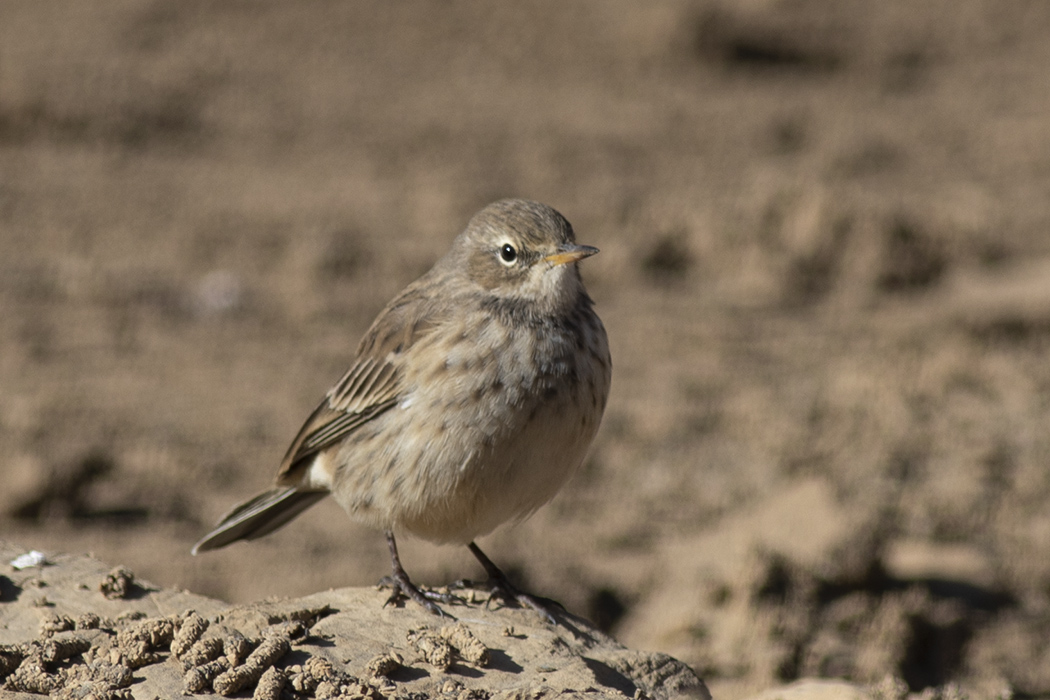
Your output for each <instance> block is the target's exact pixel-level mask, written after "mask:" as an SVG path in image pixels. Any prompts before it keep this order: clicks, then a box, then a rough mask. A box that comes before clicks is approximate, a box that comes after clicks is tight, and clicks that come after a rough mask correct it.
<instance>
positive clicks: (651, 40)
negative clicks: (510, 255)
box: [0, 0, 1050, 700]
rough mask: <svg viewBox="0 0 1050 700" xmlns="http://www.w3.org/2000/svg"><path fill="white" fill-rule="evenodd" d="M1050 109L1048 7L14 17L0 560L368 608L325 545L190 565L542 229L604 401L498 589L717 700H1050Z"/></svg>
mask: <svg viewBox="0 0 1050 700" xmlns="http://www.w3.org/2000/svg"><path fill="white" fill-rule="evenodd" d="M1048 66H1050V4H1047V3H1043V2H1038V1H1035V0H1033V1H1027V2H1026V1H1023V0H1016V1H1014V2H1006V3H1004V2H1000V1H996V0H955V1H953V2H947V1H940V0H935V1H933V2H924V3H915V2H911V1H910V0H886V1H885V2H879V3H870V2H866V1H863V0H846V1H844V2H842V1H840V2H832V1H831V0H749V1H748V2H731V1H729V0H724V1H719V0H656V1H654V2H647V3H636V2H628V1H626V0H591V1H583V0H581V1H579V2H573V3H563V2H556V1H535V0H529V1H528V2H517V3H506V4H492V3H485V2H480V1H477V2H422V1H406V2H397V3H388V2H380V1H373V2H363V1H362V2H353V3H346V2H335V1H332V0H303V1H300V2H295V3H281V2H271V1H256V2H246V1H243V0H229V1H225V2H217V1H214V0H178V1H176V0H98V1H96V2H91V3H83V2H75V1H72V0H66V1H55V2H47V3H38V2H33V1H22V0H8V1H6V2H3V3H0V309H2V311H0V455H2V457H0V465H2V466H0V470H2V471H0V473H2V474H3V486H2V487H0V535H2V536H3V537H4V538H5V539H9V540H13V541H15V542H18V543H20V544H22V545H24V546H26V547H27V548H28V547H34V548H38V549H47V550H50V551H61V552H93V553H95V554H96V555H97V556H99V557H101V558H103V559H105V560H107V561H109V562H111V563H114V564H117V563H121V564H125V565H127V566H129V567H130V568H131V569H133V570H134V571H135V572H136V573H137V574H138V575H140V576H143V577H145V578H147V579H149V580H151V581H153V582H154V583H156V584H158V585H164V586H176V587H185V588H189V589H192V590H194V591H196V592H199V593H204V594H208V595H212V596H217V597H220V598H223V599H226V600H229V601H233V602H243V601H247V600H251V599H254V598H258V597H265V596H271V595H281V596H290V595H301V594H306V593H310V592H314V591H317V590H321V589H325V588H328V587H340V586H347V585H355V586H359V585H371V584H373V583H375V582H376V581H377V580H378V579H379V578H380V577H381V576H383V575H385V574H387V573H388V571H389V568H388V567H389V560H388V555H387V551H386V546H385V543H384V542H383V540H382V536H381V535H380V534H378V533H375V532H372V531H369V530H366V529H362V528H359V527H356V526H354V525H352V524H351V523H350V522H349V520H348V519H347V518H346V517H345V516H344V514H343V513H342V512H341V511H340V509H339V508H338V506H336V505H335V504H334V503H333V502H325V503H322V504H321V505H319V506H318V507H316V508H314V509H313V510H312V511H310V512H308V513H307V514H306V515H304V516H303V517H301V518H300V519H298V520H297V521H296V522H295V523H294V524H292V525H291V526H289V527H287V528H286V529H284V530H282V531H280V532H279V533H276V534H275V535H273V536H270V537H268V538H266V539H263V540H260V541H258V542H255V543H250V544H242V545H238V546H234V547H232V548H230V549H228V550H223V551H221V552H216V553H209V554H207V555H203V556H200V557H191V556H190V555H189V550H190V547H191V546H192V544H193V543H194V542H195V541H196V540H197V538H198V537H200V536H201V535H202V534H203V533H204V532H206V531H207V529H208V528H209V526H210V525H211V524H213V523H214V522H215V521H216V520H217V519H218V518H219V517H220V516H221V515H222V513H224V512H225V511H226V510H227V509H228V508H229V507H230V506H232V505H233V504H234V503H236V502H238V501H240V500H242V499H243V498H246V497H248V496H250V495H252V494H254V493H255V492H256V491H257V490H259V489H261V488H263V487H264V486H266V485H267V484H268V483H269V482H270V479H271V478H272V477H273V474H274V473H275V471H276V469H277V466H278V464H279V462H280V459H281V456H282V455H283V453H284V450H285V449H286V447H287V445H288V443H289V441H290V440H291V438H292V437H293V436H294V435H295V432H296V430H297V429H298V427H299V426H300V424H301V422H302V421H303V420H304V418H305V417H306V416H307V414H308V412H309V411H310V410H311V409H312V408H313V407H314V406H315V405H316V403H317V402H318V401H319V400H320V399H321V398H322V396H323V395H324V392H325V391H326V390H327V388H328V387H329V386H330V385H331V383H332V382H334V381H335V380H336V379H338V377H339V376H340V375H341V373H342V372H343V370H344V369H345V367H346V366H347V364H348V362H349V358H350V355H351V353H352V351H353V348H354V347H355V346H356V343H357V341H358V339H359V338H360V335H361V334H362V333H363V332H364V330H365V329H366V327H367V326H368V324H369V323H370V321H371V320H372V318H373V317H374V315H375V314H376V313H377V312H378V311H379V309H380V308H381V307H382V306H383V304H384V303H385V302H386V301H387V299H389V298H390V297H391V296H392V295H393V294H394V293H395V292H397V291H398V290H399V289H400V288H402V287H403V286H404V285H405V284H407V283H408V282H410V281H411V280H413V279H414V278H415V277H416V276H418V275H419V274H421V273H422V272H423V271H425V270H426V269H427V268H428V267H429V266H430V265H431V264H432V263H433V262H434V261H435V260H436V259H437V257H438V256H440V255H441V254H442V253H443V252H444V251H445V249H446V247H447V246H448V244H449V242H450V241H451V239H452V238H453V237H454V236H455V235H456V234H457V233H458V232H459V231H460V230H461V229H462V227H463V226H464V225H465V223H466V221H467V220H468V219H469V217H470V216H471V215H472V214H473V213H474V212H475V211H476V210H477V209H479V208H480V207H482V206H484V205H485V204H487V203H488V202H490V201H492V200H494V199H497V198H500V197H505V196H520V197H527V198H532V199H537V200H541V201H543V202H546V203H548V204H551V205H552V206H554V207H556V208H557V209H559V210H560V211H561V212H562V213H564V214H565V215H566V217H567V218H568V219H569V220H570V221H571V222H572V223H573V224H574V226H575V228H576V231H577V237H578V239H579V240H580V241H581V242H584V243H588V244H593V245H596V246H598V247H600V248H601V249H602V253H601V255H599V256H597V257H596V258H593V259H591V260H588V261H587V262H586V264H585V265H584V266H583V273H584V277H585V279H586V281H587V285H588V288H589V290H590V291H591V295H592V296H593V297H594V299H595V300H596V302H597V308H598V311H599V313H600V314H601V316H602V318H603V319H604V321H605V324H606V326H607V328H608V331H609V336H610V341H611V344H612V352H613V360H614V367H615V371H614V382H613V393H612V396H611V399H610V403H609V407H608V411H607V413H606V416H605V421H604V424H603V427H602V430H601V432H600V434H599V436H598V438H597V440H596V444H595V446H594V449H593V452H592V455H591V457H590V458H589V460H588V461H587V463H586V464H585V466H584V468H583V469H582V470H581V472H580V473H579V474H578V475H577V477H576V478H575V479H574V480H573V481H572V482H571V483H570V484H569V485H568V486H567V487H566V489H565V490H564V491H563V492H562V494H561V495H560V496H559V497H558V498H557V499H556V500H555V501H554V502H553V503H551V504H550V505H549V506H548V507H546V508H545V509H543V510H542V511H540V512H539V513H537V514H536V515H535V516H534V517H533V518H532V519H531V520H529V521H528V522H527V523H525V524H523V525H521V526H519V527H515V528H510V529H506V530H502V531H500V532H499V533H497V534H495V535H493V536H491V537H489V538H486V539H484V540H482V541H481V545H482V547H484V549H485V550H486V552H488V553H489V554H490V555H491V556H492V557H493V559H494V560H496V561H497V562H499V563H501V564H503V565H505V566H506V568H507V569H508V570H509V571H511V572H513V574H514V575H516V576H518V578H519V580H522V581H524V582H525V583H526V584H527V585H528V587H530V588H531V589H532V590H534V591H536V592H538V593H541V594H544V595H549V596H552V597H554V598H556V599H559V600H561V601H562V602H564V604H565V605H566V606H567V607H568V608H569V609H570V610H571V611H573V612H576V613H579V614H582V615H586V616H589V617H591V618H593V619H595V620H597V621H598V622H599V623H600V624H601V625H602V626H603V627H604V628H606V629H608V630H611V631H612V632H613V633H614V634H615V635H616V636H617V637H618V638H619V639H621V641H623V642H625V643H626V644H629V645H632V646H636V647H641V648H645V649H655V650H661V651H665V652H668V653H671V654H673V655H676V656H678V657H679V658H681V659H682V660H684V661H686V662H688V663H690V664H692V665H693V666H694V668H696V670H697V671H698V672H699V673H701V674H702V675H703V676H704V677H705V679H706V680H707V682H708V684H709V685H710V687H711V689H712V691H713V692H714V694H715V696H716V697H719V698H724V699H726V700H732V698H736V697H741V696H742V695H744V694H746V693H748V692H751V691H753V690H756V689H761V688H763V687H767V686H769V685H772V684H774V683H777V682H782V681H787V680H791V679H794V678H798V677H801V676H814V675H815V676H823V677H836V678H848V679H852V680H855V681H857V682H862V683H869V682H877V681H879V680H880V679H882V678H883V677H885V676H886V675H887V674H893V675H896V676H897V677H899V678H901V679H903V680H904V682H905V683H906V684H907V685H908V687H909V688H910V689H911V690H912V691H915V692H918V691H922V690H924V689H927V688H930V687H934V686H941V685H943V684H945V683H948V682H958V683H961V684H963V687H964V688H967V689H969V690H970V692H971V693H973V694H974V696H975V697H985V696H987V697H994V696H1001V697H1007V696H1008V693H1009V692H1014V693H1015V697H1047V696H1050V643H1048V639H1050V637H1048V635H1047V630H1048V629H1050V556H1048V552H1050V470H1048V468H1047V467H1048V460H1050V365H1048V362H1047V352H1048V350H1050V237H1048V235H1047V229H1048V224H1050V123H1048V117H1047V115H1048V106H1050V70H1048ZM402 556H403V559H404V561H405V564H406V568H407V569H408V571H409V572H410V573H411V574H412V575H413V577H414V578H416V579H417V580H419V581H422V582H425V583H429V584H441V583H446V582H449V581H452V580H455V579H458V578H462V577H475V578H476V577H479V576H480V575H481V572H480V571H479V570H478V567H477V566H476V564H475V563H474V562H473V559H472V557H471V556H470V555H469V553H468V552H467V551H466V549H465V548H444V547H435V546H432V545H429V544H425V543H418V542H410V541H406V542H404V543H403V549H402Z"/></svg>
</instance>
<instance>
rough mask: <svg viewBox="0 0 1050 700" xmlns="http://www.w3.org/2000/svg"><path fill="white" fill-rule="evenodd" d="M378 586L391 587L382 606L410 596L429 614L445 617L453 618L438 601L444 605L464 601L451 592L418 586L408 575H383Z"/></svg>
mask: <svg viewBox="0 0 1050 700" xmlns="http://www.w3.org/2000/svg"><path fill="white" fill-rule="evenodd" d="M379 587H380V588H390V589H391V591H390V597H389V598H387V599H386V602H385V603H383V607H384V608H385V607H386V606H388V605H397V604H398V603H399V602H401V601H402V600H403V599H405V598H410V599H412V600H414V601H415V602H416V603H417V604H419V606H420V607H422V608H423V609H424V610H426V611H427V612H428V613H430V614H431V615H437V616H438V617H447V618H450V619H453V620H454V619H455V618H454V617H453V616H452V615H449V614H448V613H447V612H445V611H444V610H442V609H441V608H440V607H439V606H438V603H442V604H444V605H455V604H457V603H463V602H464V601H463V599H462V598H460V597H459V596H455V595H452V594H451V593H442V592H440V591H432V590H429V589H426V588H420V587H419V586H417V585H416V584H414V583H412V581H411V580H409V578H408V576H397V575H394V576H384V577H383V578H382V579H381V580H380V581H379Z"/></svg>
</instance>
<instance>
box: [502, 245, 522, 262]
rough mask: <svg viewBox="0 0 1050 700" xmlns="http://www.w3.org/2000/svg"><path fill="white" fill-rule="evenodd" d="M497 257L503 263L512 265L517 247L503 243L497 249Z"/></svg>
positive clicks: (516, 257) (516, 254)
mask: <svg viewBox="0 0 1050 700" xmlns="http://www.w3.org/2000/svg"><path fill="white" fill-rule="evenodd" d="M499 259H500V260H502V261H503V264H504V265H513V264H514V261H515V260H517V259H518V249H517V248H515V247H514V246H512V245H511V244H510V243H504V244H503V246H502V247H501V248H500V249H499Z"/></svg>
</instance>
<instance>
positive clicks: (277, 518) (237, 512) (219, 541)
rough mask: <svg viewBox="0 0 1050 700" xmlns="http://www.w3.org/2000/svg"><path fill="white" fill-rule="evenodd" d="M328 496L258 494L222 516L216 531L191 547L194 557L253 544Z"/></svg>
mask: <svg viewBox="0 0 1050 700" xmlns="http://www.w3.org/2000/svg"><path fill="white" fill-rule="evenodd" d="M327 495H328V492H327V491H300V490H298V489H296V488H278V489H271V490H269V491H266V492H264V493H260V494H259V495H258V496H256V497H255V498H253V499H251V500H249V501H245V502H244V503H241V504H240V505H238V506H236V507H235V508H234V509H233V510H231V511H230V512H229V513H227V514H226V515H225V516H223V519H222V520H221V521H219V524H218V525H216V526H215V529H214V530H212V531H211V532H209V533H208V534H207V535H205V536H204V537H202V538H201V541H200V542H198V543H197V544H195V545H193V553H194V554H197V553H198V552H207V551H208V550H209V549H219V548H220V547H225V546H226V545H228V544H231V543H233V542H236V541H237V540H254V539H256V538H257V537H262V536H263V535H268V534H270V533H271V532H273V531H274V530H276V529H277V528H279V527H281V526H283V525H285V524H287V523H288V522H289V521H290V520H292V519H293V518H295V517H296V516H297V515H299V514H300V513H302V512H303V511H304V510H306V509H307V508H309V507H310V506H312V505H313V504H315V503H317V502H318V501H320V500H321V499H322V498H324V497H325V496H327Z"/></svg>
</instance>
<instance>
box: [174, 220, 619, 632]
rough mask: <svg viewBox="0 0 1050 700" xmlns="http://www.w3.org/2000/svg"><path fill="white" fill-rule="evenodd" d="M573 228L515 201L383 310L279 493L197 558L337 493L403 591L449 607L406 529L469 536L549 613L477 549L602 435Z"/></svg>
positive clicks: (227, 527)
mask: <svg viewBox="0 0 1050 700" xmlns="http://www.w3.org/2000/svg"><path fill="white" fill-rule="evenodd" d="M597 252H598V249H597V248H592V247H590V246H585V245H578V244H577V243H576V241H575V237H574V235H573V231H572V226H571V225H570V224H569V222H568V221H566V220H565V218H564V217H563V216H562V215H561V214H559V213H558V212H557V211H555V210H554V209H552V208H551V207H548V206H546V205H544V204H539V203H537V202H529V201H525V200H518V199H508V200H503V201H499V202H496V203H494V204H491V205H489V206H487V207H485V208H484V209H482V210H481V211H480V212H479V213H478V214H476V215H475V216H474V218H473V219H471V221H470V223H469V224H468V225H467V228H466V230H465V231H464V232H463V233H462V234H460V235H459V236H458V237H457V238H456V240H455V241H454V242H453V244H452V248H451V250H449V252H448V253H447V254H446V255H445V256H444V257H443V258H441V260H439V261H438V262H437V264H435V265H434V267H433V268H432V269H431V270H430V271H429V272H427V273H426V274H425V275H423V276H422V277H421V278H419V279H418V280H416V281H415V282H413V283H412V284H410V285H409V286H408V287H407V288H406V289H405V290H404V291H403V292H401V293H400V294H398V295H397V296H396V297H394V299H393V300H392V301H391V302H390V303H389V304H387V306H386V308H384V309H383V311H382V312H380V314H379V316H378V318H376V320H375V321H374V322H373V323H372V326H371V328H369V329H368V332H367V333H365V336H364V338H363V339H362V340H361V344H360V345H359V346H358V349H357V354H356V356H355V357H354V360H353V364H352V365H351V367H350V370H349V371H348V372H347V373H346V374H345V375H344V376H343V378H342V379H340V380H339V382H338V383H336V385H335V386H334V387H332V389H331V390H330V391H329V392H328V395H327V397H326V398H325V399H324V401H322V402H321V405H320V406H318V407H317V409H316V410H315V411H314V412H313V414H312V415H311V416H310V417H309V418H308V419H307V421H306V423H305V424H304V425H303V427H302V428H301V429H300V430H299V434H298V435H297V436H296V438H295V440H293V441H292V445H291V447H289V448H288V452H287V454H286V455H285V457H284V461H283V462H282V464H281V468H280V470H279V471H278V473H277V478H276V483H275V485H274V487H273V488H272V489H270V490H269V491H266V492H264V493H262V494H260V495H258V496H256V497H255V498H253V499H251V500H249V501H246V502H245V503H242V504H241V505H239V506H237V507H236V508H234V509H233V510H232V511H231V512H230V513H229V514H228V515H226V517H224V518H223V519H222V521H221V522H220V523H219V524H218V525H217V526H216V528H215V529H214V530H212V531H211V532H210V533H208V534H207V535H206V536H205V537H204V538H203V539H202V540H201V541H200V542H198V543H197V545H196V546H195V547H194V548H193V553H194V554H196V553H198V552H203V551H207V550H209V549H217V548H219V547H224V546H226V545H228V544H230V543H231V542H235V541H237V540H250V539H255V538H257V537H262V536H263V535H266V534H268V533H270V532H273V531H274V530H276V529H277V528H279V527H281V526H283V525H285V524H286V523H287V522H288V521H290V520H292V519H293V518H295V517H296V516H297V515H299V514H300V513H301V512H303V511H304V510H306V509H307V508H309V507H310V506H312V505H313V504H314V503H317V502H318V501H319V500H321V499H322V498H324V497H325V496H326V495H328V494H332V495H333V496H334V497H335V499H336V501H338V503H339V504H340V505H341V506H342V507H343V508H344V509H345V510H346V512H347V513H348V514H349V515H350V517H351V518H352V519H353V520H355V521H357V522H359V523H363V524H365V525H369V526H371V527H374V528H376V529H378V530H382V531H384V532H385V533H386V538H387V543H388V545H389V547H390V557H391V560H392V564H393V579H392V581H393V587H394V593H393V595H392V596H391V601H393V600H396V599H397V598H398V597H399V596H401V595H404V596H408V597H409V598H412V599H413V600H415V601H416V602H417V603H419V604H420V605H422V606H423V607H425V608H426V609H427V610H430V611H431V612H434V613H436V614H441V610H440V608H438V606H437V605H436V604H435V603H434V602H433V601H432V600H431V598H433V599H437V600H445V601H447V600H448V597H447V596H445V597H442V596H439V595H437V594H434V593H431V592H424V591H421V590H420V589H419V588H417V587H416V586H415V585H414V584H413V583H412V582H411V580H410V579H409V577H408V575H407V574H406V573H405V570H404V568H402V566H401V561H400V559H399V558H398V554H397V545H396V542H395V540H394V535H395V533H397V534H402V533H408V534H412V535H415V536H417V537H421V538H423V539H425V540H429V541H432V542H439V543H462V544H466V545H467V546H468V547H469V548H470V551H471V552H472V553H473V554H474V556H475V557H477V559H478V561H480V562H481V564H482V566H483V567H484V568H485V571H486V573H487V574H488V576H489V582H488V583H489V585H490V587H491V588H492V590H493V592H494V593H495V594H498V595H500V596H502V597H503V598H505V599H512V600H516V601H518V603H519V604H521V603H523V604H526V605H529V606H531V607H533V608H536V609H538V610H541V611H542V612H544V613H546V614H547V615H548V617H550V612H549V609H548V607H547V606H546V605H545V604H543V603H541V602H540V601H539V600H537V599H536V598H534V597H532V596H529V595H527V594H525V593H523V592H521V591H518V590H517V589H515V588H514V587H513V586H511V584H510V583H509V582H508V581H507V578H506V576H504V574H503V573H502V572H501V571H500V570H499V569H498V568H497V567H496V565H495V564H493V563H492V561H490V560H489V558H488V557H486V556H485V554H484V553H483V552H482V551H481V549H479V548H478V546H477V545H476V544H474V539H475V538H477V537H479V536H481V535H484V534H487V533H489V532H491V531H492V530H494V529H495V528H496V527H497V526H499V525H501V524H503V523H505V522H508V521H520V520H522V519H524V518H526V517H528V516H529V515H530V514H532V513H533V512H534V511H535V510H536V509H537V508H539V507H540V506H542V505H543V504H544V503H546V502H547V501H549V500H550V499H551V498H552V497H553V496H554V494H555V493H557V491H558V490H559V489H560V488H561V486H562V485H563V484H564V483H565V482H566V480H567V479H568V478H569V477H570V476H571V475H572V474H573V472H574V471H575V470H576V468H577V467H578V466H579V465H580V463H581V462H582V461H583V458H584V456H585V455H586V453H587V450H588V448H589V446H590V444H591V440H592V439H593V438H594V434H595V432H596V431H597V430H598V424H599V423H600V422H601V418H602V413H603V412H604V410H605V401H606V398H607V397H608V394H609V383H610V379H611V369H612V365H611V362H610V358H609V346H608V342H607V339H606V336H605V328H604V327H603V326H602V322H601V320H600V319H599V318H598V316H597V314H595V313H594V309H593V308H592V307H593V302H592V301H591V299H590V297H588V296H587V292H586V290H585V289H584V286H583V281H582V279H581V278H580V272H579V269H578V266H577V264H576V263H577V262H578V261H579V260H581V259H583V258H585V257H588V256H590V255H594V254H595V253H597Z"/></svg>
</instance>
